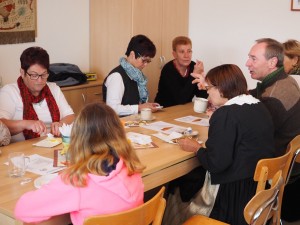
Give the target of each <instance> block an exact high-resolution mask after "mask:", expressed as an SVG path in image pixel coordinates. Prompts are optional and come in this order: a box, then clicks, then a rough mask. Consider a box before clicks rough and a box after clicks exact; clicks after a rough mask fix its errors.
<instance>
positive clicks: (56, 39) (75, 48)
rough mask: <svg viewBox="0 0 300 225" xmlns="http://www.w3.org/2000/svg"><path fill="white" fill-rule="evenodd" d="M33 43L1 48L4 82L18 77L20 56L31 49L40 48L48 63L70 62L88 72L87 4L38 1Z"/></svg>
mask: <svg viewBox="0 0 300 225" xmlns="http://www.w3.org/2000/svg"><path fill="white" fill-rule="evenodd" d="M37 13H38V14H37V31H38V33H37V38H36V42H33V43H23V44H12V45H0V76H2V80H3V83H4V84H6V83H12V82H15V81H16V79H17V77H18V76H19V70H20V60H19V58H20V55H21V53H22V52H23V50H24V49H26V48H28V47H31V46H41V47H43V48H44V49H46V50H47V51H48V53H49V55H50V62H51V63H56V62H67V63H73V64H76V65H78V66H79V67H80V69H81V70H82V71H88V69H89V1H87V0H37ZM0 35H1V34H0Z"/></svg>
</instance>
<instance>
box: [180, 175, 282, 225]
mask: <svg viewBox="0 0 300 225" xmlns="http://www.w3.org/2000/svg"><path fill="white" fill-rule="evenodd" d="M282 186H284V182H283V178H282V171H281V170H279V171H278V172H277V173H276V174H275V176H274V177H273V179H272V185H271V188H270V189H267V190H262V191H260V192H258V193H257V194H255V196H254V197H253V198H252V199H251V200H250V201H249V202H248V204H247V205H246V206H245V208H244V218H245V220H246V222H247V223H248V224H250V225H254V224H255V225H263V224H266V223H267V221H268V220H269V219H270V217H271V216H270V215H277V214H276V213H274V212H276V211H278V210H279V208H278V203H279V199H278V197H279V194H280V192H281V191H282ZM274 219H275V220H278V218H274ZM226 224H227V223H224V222H221V221H218V220H215V219H211V218H208V217H206V216H202V215H195V216H192V217H191V218H189V219H188V220H187V221H186V222H185V223H184V224H183V225H226Z"/></svg>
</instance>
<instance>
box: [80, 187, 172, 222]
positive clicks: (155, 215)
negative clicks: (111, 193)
mask: <svg viewBox="0 0 300 225" xmlns="http://www.w3.org/2000/svg"><path fill="white" fill-rule="evenodd" d="M164 192H165V187H162V188H161V189H160V191H159V192H158V193H157V194H156V195H155V196H154V197H153V198H152V199H150V200H149V201H147V202H146V203H144V204H142V205H141V206H138V207H136V208H134V209H130V210H127V211H123V212H119V213H114V214H109V215H99V216H90V217H88V218H86V219H85V220H84V223H83V225H107V224H109V225H149V224H150V223H152V225H160V224H161V221H162V218H163V215H164V211H165V208H166V200H165V199H164V198H163V195H164Z"/></svg>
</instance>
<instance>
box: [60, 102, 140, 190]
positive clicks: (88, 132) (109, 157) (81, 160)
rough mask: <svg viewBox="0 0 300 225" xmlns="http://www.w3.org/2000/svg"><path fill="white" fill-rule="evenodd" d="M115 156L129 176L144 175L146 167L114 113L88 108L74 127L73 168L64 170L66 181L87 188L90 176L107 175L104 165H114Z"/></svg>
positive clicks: (98, 105)
mask: <svg viewBox="0 0 300 225" xmlns="http://www.w3.org/2000/svg"><path fill="white" fill-rule="evenodd" d="M112 151H114V154H112ZM114 155H117V157H119V158H122V160H123V161H124V163H125V165H126V167H127V170H128V175H129V176H130V175H132V174H134V173H141V172H142V171H143V170H144V168H145V167H144V166H143V165H142V164H141V162H140V160H139V158H138V157H137V155H136V153H135V151H134V150H133V148H132V146H131V145H130V143H129V142H128V140H127V138H126V133H125V130H124V127H123V125H122V123H121V121H120V119H119V117H118V116H117V114H116V113H115V112H114V110H113V109H112V108H110V107H109V106H107V105H105V104H103V103H93V104H89V105H87V106H86V107H85V108H83V109H82V110H81V111H80V113H79V115H78V116H77V118H76V120H75V122H74V124H73V128H72V132H71V142H70V147H69V150H68V157H69V160H70V166H69V167H68V168H67V169H66V170H64V171H63V173H62V177H63V180H64V181H65V182H66V183H71V184H72V185H73V186H77V187H84V186H86V185H87V174H88V173H92V174H96V175H99V176H106V175H107V173H106V172H105V171H104V170H103V169H102V166H103V162H104V161H106V162H107V163H108V166H112V165H113V163H114V159H115V156H114Z"/></svg>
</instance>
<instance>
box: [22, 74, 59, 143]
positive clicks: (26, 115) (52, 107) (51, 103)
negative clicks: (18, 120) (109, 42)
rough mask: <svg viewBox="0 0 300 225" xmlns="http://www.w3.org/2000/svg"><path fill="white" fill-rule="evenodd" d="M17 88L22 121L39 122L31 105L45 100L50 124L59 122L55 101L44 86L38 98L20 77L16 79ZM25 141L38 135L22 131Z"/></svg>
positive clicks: (30, 131)
mask: <svg viewBox="0 0 300 225" xmlns="http://www.w3.org/2000/svg"><path fill="white" fill-rule="evenodd" d="M18 87H19V89H20V94H21V97H22V101H23V119H24V120H39V118H38V116H37V114H36V112H35V110H34V108H33V105H32V103H39V102H41V101H42V100H44V99H46V102H47V105H48V108H49V111H50V114H51V118H52V122H59V121H60V112H59V108H58V106H57V104H56V101H55V99H54V97H53V95H52V93H51V91H50V89H49V87H48V85H46V86H45V87H44V88H43V89H42V90H41V92H40V94H39V95H38V96H34V95H32V94H31V92H30V91H29V89H28V87H27V86H26V85H25V84H24V81H23V79H22V77H21V76H20V77H19V78H18ZM23 134H24V137H25V139H26V140H27V139H31V138H36V137H39V136H40V135H39V134H37V133H34V132H33V131H32V130H24V131H23Z"/></svg>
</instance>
